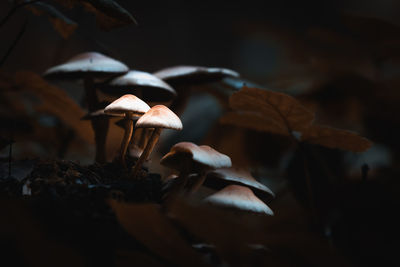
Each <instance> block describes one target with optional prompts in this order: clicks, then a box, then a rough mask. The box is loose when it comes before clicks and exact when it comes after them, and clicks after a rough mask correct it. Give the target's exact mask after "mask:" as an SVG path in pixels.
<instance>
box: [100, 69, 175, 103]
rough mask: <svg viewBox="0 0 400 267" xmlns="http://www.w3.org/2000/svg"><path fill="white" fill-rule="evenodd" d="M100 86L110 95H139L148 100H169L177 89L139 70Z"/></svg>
mask: <svg viewBox="0 0 400 267" xmlns="http://www.w3.org/2000/svg"><path fill="white" fill-rule="evenodd" d="M99 88H100V90H101V91H102V92H104V93H106V94H109V95H122V94H127V93H131V94H135V95H139V96H140V97H141V98H142V99H143V100H144V101H146V102H167V101H171V100H172V99H173V98H174V97H175V96H176V92H175V90H174V89H173V88H172V87H171V86H170V85H169V84H167V83H166V82H164V81H163V80H161V79H159V78H158V77H156V76H154V75H152V74H150V73H147V72H143V71H137V70H131V71H129V72H128V73H126V74H124V75H122V76H119V77H116V78H114V79H112V80H111V81H109V82H107V83H103V84H99Z"/></svg>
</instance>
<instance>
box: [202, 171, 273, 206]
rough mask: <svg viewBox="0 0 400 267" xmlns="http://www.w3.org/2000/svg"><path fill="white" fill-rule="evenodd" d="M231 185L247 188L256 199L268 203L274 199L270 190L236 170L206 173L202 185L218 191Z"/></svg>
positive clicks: (249, 174) (248, 174) (251, 177)
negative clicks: (252, 192)
mask: <svg viewBox="0 0 400 267" xmlns="http://www.w3.org/2000/svg"><path fill="white" fill-rule="evenodd" d="M231 184H236V185H242V186H247V187H249V188H250V189H251V190H253V191H254V193H255V194H256V195H257V197H259V198H261V199H262V200H264V201H269V200H271V199H272V198H273V197H275V194H274V193H273V192H272V191H271V189H269V188H268V187H266V186H265V185H263V184H262V183H260V182H258V181H257V180H256V179H255V178H254V177H253V176H252V175H251V173H250V172H247V171H244V170H239V169H236V168H221V169H217V170H213V171H210V172H208V173H207V176H206V179H205V181H204V184H203V185H204V186H206V187H209V188H213V189H217V190H220V189H222V188H224V187H225V186H227V185H231Z"/></svg>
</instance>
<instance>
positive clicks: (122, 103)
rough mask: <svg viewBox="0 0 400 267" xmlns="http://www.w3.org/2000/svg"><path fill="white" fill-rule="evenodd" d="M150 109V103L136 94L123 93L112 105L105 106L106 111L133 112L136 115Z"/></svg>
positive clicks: (114, 112)
mask: <svg viewBox="0 0 400 267" xmlns="http://www.w3.org/2000/svg"><path fill="white" fill-rule="evenodd" d="M148 110H150V107H149V105H147V104H146V102H144V101H142V100H141V99H140V98H138V97H136V96H134V95H123V96H121V97H120V98H118V99H117V100H115V101H114V102H112V103H111V104H110V105H108V106H107V107H105V109H104V113H107V114H123V113H126V112H132V113H133V114H134V115H140V114H144V113H146V112H147V111H148Z"/></svg>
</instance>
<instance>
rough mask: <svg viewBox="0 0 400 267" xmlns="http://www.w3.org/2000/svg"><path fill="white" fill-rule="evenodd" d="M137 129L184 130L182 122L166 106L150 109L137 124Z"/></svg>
mask: <svg viewBox="0 0 400 267" xmlns="http://www.w3.org/2000/svg"><path fill="white" fill-rule="evenodd" d="M136 127H137V128H166V129H173V130H182V128H183V126H182V122H181V120H180V119H179V117H178V116H176V114H175V113H174V112H172V111H171V110H170V109H169V108H167V107H166V106H164V105H156V106H154V107H152V108H151V109H149V111H147V112H146V113H145V114H144V115H143V116H142V117H140V119H139V120H138V121H137V122H136Z"/></svg>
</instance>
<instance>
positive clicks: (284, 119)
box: [229, 86, 314, 135]
mask: <svg viewBox="0 0 400 267" xmlns="http://www.w3.org/2000/svg"><path fill="white" fill-rule="evenodd" d="M229 103H230V106H231V107H232V108H233V109H234V110H238V111H239V110H240V111H250V112H258V113H259V116H258V117H261V118H264V120H266V121H268V122H270V123H271V124H272V125H271V126H268V127H270V129H271V130H273V131H275V132H279V133H281V132H282V130H283V129H286V130H285V132H286V135H289V134H290V133H291V131H302V130H304V129H306V128H307V127H308V126H309V125H311V123H312V122H313V120H314V114H313V113H311V112H310V111H308V110H307V109H306V108H305V107H304V106H303V105H301V104H300V102H298V101H297V100H296V99H295V98H293V97H291V96H289V95H286V94H282V93H278V92H273V91H267V90H262V89H258V88H249V87H246V86H245V87H243V89H242V90H240V91H239V92H237V93H234V94H233V95H232V96H231V97H230V99H229Z"/></svg>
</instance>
